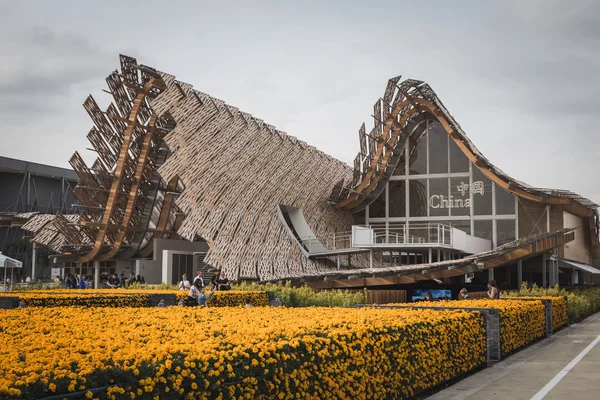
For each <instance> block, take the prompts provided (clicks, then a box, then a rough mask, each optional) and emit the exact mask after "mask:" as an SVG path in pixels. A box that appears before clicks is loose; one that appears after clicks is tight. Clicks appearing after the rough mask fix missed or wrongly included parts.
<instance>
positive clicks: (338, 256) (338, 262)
mask: <svg viewBox="0 0 600 400" xmlns="http://www.w3.org/2000/svg"><path fill="white" fill-rule="evenodd" d="M337 269H340V255H339V254H338V255H337Z"/></svg>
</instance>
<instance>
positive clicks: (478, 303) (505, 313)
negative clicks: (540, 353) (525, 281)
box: [394, 299, 546, 356]
mask: <svg viewBox="0 0 600 400" xmlns="http://www.w3.org/2000/svg"><path fill="white" fill-rule="evenodd" d="M394 306H402V307H411V306H412V307H457V308H496V309H498V310H499V313H500V347H501V350H502V355H503V356H506V355H508V354H510V353H513V352H514V351H516V350H518V349H520V348H521V347H524V346H527V345H528V344H530V343H532V342H534V341H536V340H538V339H541V338H542V337H544V335H545V329H546V318H545V308H544V305H543V304H542V302H541V301H525V300H521V301H519V300H512V299H511V300H461V301H457V300H450V301H442V302H419V303H414V304H412V305H408V304H394Z"/></svg>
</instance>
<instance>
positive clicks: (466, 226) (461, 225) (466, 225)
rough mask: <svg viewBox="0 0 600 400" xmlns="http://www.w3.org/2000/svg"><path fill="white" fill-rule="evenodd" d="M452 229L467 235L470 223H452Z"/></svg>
mask: <svg viewBox="0 0 600 400" xmlns="http://www.w3.org/2000/svg"><path fill="white" fill-rule="evenodd" d="M452 227H453V228H456V229H460V230H461V231H463V232H465V233H466V234H467V235H470V234H471V221H470V220H467V221H452Z"/></svg>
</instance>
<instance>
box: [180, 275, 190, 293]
mask: <svg viewBox="0 0 600 400" xmlns="http://www.w3.org/2000/svg"><path fill="white" fill-rule="evenodd" d="M179 290H190V281H188V278H187V275H186V274H183V276H182V277H181V281H180V282H179Z"/></svg>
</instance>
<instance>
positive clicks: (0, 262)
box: [0, 252, 23, 292]
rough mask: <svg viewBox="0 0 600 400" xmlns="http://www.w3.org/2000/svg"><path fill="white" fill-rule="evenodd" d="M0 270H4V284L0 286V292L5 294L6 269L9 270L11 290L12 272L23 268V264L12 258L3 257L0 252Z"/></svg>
mask: <svg viewBox="0 0 600 400" xmlns="http://www.w3.org/2000/svg"><path fill="white" fill-rule="evenodd" d="M0 268H3V269H4V280H3V281H2V282H3V283H4V284H3V286H2V290H3V291H5V292H6V290H7V287H6V275H7V271H8V269H9V268H10V288H11V289H12V285H13V271H14V269H15V268H23V263H22V262H21V261H19V260H15V259H14V258H10V257H8V256H5V255H3V254H2V252H0Z"/></svg>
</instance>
